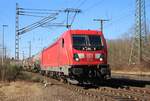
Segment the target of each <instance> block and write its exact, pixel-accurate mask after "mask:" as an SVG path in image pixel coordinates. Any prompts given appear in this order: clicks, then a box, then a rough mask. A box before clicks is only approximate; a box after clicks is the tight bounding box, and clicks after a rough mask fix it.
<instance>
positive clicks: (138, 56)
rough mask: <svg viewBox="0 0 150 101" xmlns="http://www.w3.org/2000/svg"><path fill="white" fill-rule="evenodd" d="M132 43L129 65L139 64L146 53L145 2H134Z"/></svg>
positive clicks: (141, 0)
mask: <svg viewBox="0 0 150 101" xmlns="http://www.w3.org/2000/svg"><path fill="white" fill-rule="evenodd" d="M132 41H133V43H132V49H131V53H130V58H129V64H141V62H142V61H144V60H145V58H146V51H147V45H146V44H147V32H146V14H145V0H136V13H135V32H134V35H133V38H132Z"/></svg>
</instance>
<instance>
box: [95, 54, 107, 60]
mask: <svg viewBox="0 0 150 101" xmlns="http://www.w3.org/2000/svg"><path fill="white" fill-rule="evenodd" d="M104 57H105V56H104V54H99V53H97V54H95V58H96V59H99V61H103V60H104Z"/></svg>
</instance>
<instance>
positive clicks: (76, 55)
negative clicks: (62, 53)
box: [73, 53, 80, 61]
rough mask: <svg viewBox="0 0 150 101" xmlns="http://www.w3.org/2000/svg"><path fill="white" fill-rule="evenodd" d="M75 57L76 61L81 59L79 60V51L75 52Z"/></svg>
mask: <svg viewBox="0 0 150 101" xmlns="http://www.w3.org/2000/svg"><path fill="white" fill-rule="evenodd" d="M73 58H74V60H75V61H79V60H80V59H79V56H78V54H77V53H75V54H74V55H73Z"/></svg>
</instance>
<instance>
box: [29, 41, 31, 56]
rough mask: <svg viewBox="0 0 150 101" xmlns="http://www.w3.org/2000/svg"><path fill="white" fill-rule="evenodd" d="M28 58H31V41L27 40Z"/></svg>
mask: <svg viewBox="0 0 150 101" xmlns="http://www.w3.org/2000/svg"><path fill="white" fill-rule="evenodd" d="M29 58H31V41H29Z"/></svg>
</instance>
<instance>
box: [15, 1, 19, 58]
mask: <svg viewBox="0 0 150 101" xmlns="http://www.w3.org/2000/svg"><path fill="white" fill-rule="evenodd" d="M15 33H16V35H15V59H16V60H19V5H18V3H16V32H15Z"/></svg>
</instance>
